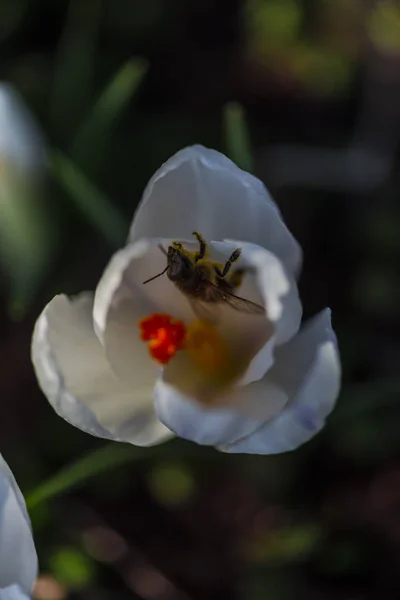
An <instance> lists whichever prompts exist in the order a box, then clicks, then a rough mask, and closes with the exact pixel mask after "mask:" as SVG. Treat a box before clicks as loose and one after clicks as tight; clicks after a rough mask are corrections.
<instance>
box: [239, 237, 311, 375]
mask: <svg viewBox="0 0 400 600" xmlns="http://www.w3.org/2000/svg"><path fill="white" fill-rule="evenodd" d="M232 243H233V245H235V246H240V247H241V248H242V256H241V259H242V264H243V265H244V266H248V267H250V268H251V269H253V270H254V272H255V279H256V282H257V285H258V289H259V292H260V294H261V297H262V299H263V304H264V306H265V307H266V310H267V317H268V320H269V321H270V322H271V323H272V325H273V329H274V336H273V337H272V338H270V339H269V340H268V341H267V342H266V344H265V345H264V346H263V347H262V348H261V350H260V351H259V352H258V353H257V354H256V356H255V357H254V358H253V360H252V362H251V364H250V366H249V368H248V370H247V373H246V374H245V376H244V378H243V379H242V381H241V385H246V384H248V383H251V382H252V381H258V380H259V379H261V377H263V376H264V375H265V373H266V372H267V370H268V369H270V367H271V366H272V364H273V362H274V349H275V346H279V345H281V344H284V343H285V342H287V341H288V340H290V339H291V338H292V337H293V336H294V335H295V334H296V333H297V332H298V330H299V327H300V322H301V316H302V305H301V302H300V298H299V292H298V289H297V283H296V281H295V279H294V277H293V276H292V275H291V274H289V273H288V272H287V271H285V269H284V267H283V265H282V263H281V262H280V261H279V259H277V258H276V256H274V255H273V254H271V253H270V252H268V251H267V250H265V249H264V248H261V247H260V246H256V245H254V244H243V243H241V242H238V241H235V242H232ZM240 295H245V296H246V297H247V295H246V292H244V293H243V292H242V290H240Z"/></svg>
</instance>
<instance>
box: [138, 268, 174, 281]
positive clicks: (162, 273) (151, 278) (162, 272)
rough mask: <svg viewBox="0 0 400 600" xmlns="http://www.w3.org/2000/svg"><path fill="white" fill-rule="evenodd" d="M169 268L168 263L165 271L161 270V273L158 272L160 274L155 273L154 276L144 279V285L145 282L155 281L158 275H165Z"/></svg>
mask: <svg viewBox="0 0 400 600" xmlns="http://www.w3.org/2000/svg"><path fill="white" fill-rule="evenodd" d="M167 270H168V265H167V266H166V267H165V269H164V270H163V271H161V273H158V275H154V277H150V279H146V281H143V285H144V284H145V283H149V282H150V281H153V279H157V277H161V275H164V273H165V272H166V271H167Z"/></svg>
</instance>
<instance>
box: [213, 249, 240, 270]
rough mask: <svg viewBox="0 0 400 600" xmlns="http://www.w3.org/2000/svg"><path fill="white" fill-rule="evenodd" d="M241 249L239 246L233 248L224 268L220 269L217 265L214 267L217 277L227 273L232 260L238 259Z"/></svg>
mask: <svg viewBox="0 0 400 600" xmlns="http://www.w3.org/2000/svg"><path fill="white" fill-rule="evenodd" d="M241 253H242V251H241V249H240V248H236V250H234V251H233V252H232V254H231V255H230V257H229V259H228V260H227V261H226V263H225V265H224V268H223V269H222V271H221V269H220V268H219V267H214V270H215V272H216V274H217V275H218V277H225V275H227V274H228V273H229V271H230V269H231V267H232V264H233V263H234V262H236V261H237V260H239V257H240V255H241Z"/></svg>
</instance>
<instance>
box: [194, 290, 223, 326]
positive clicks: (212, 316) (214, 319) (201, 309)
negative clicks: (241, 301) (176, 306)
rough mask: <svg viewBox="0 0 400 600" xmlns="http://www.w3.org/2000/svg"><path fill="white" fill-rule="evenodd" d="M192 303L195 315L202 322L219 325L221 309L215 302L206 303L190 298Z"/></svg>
mask: <svg viewBox="0 0 400 600" xmlns="http://www.w3.org/2000/svg"><path fill="white" fill-rule="evenodd" d="M188 300H189V302H190V306H191V307H192V310H193V312H194V314H195V315H196V316H197V317H198V318H199V319H200V320H201V321H207V322H208V323H211V324H212V325H215V324H216V323H218V320H219V315H220V308H219V306H218V304H217V303H215V302H204V300H201V299H200V298H190V297H188Z"/></svg>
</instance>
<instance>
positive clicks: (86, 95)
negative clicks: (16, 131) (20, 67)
mask: <svg viewBox="0 0 400 600" xmlns="http://www.w3.org/2000/svg"><path fill="white" fill-rule="evenodd" d="M101 10H102V0H85V2H82V0H70V3H69V8H68V15H67V19H66V23H65V27H64V31H63V33H62V36H61V39H60V42H59V45H58V48H57V54H56V58H55V66H54V81H53V89H52V94H51V102H50V120H51V125H52V129H53V132H54V133H55V134H56V136H57V138H59V139H60V140H64V139H65V138H66V139H68V138H69V137H70V134H71V132H73V131H74V130H75V129H76V127H77V125H78V124H79V122H80V120H81V119H82V117H83V115H84V114H85V112H86V110H87V109H88V107H89V104H90V102H91V100H92V93H93V77H94V74H95V68H94V67H95V55H96V46H97V37H98V32H99V23H100V17H101Z"/></svg>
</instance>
